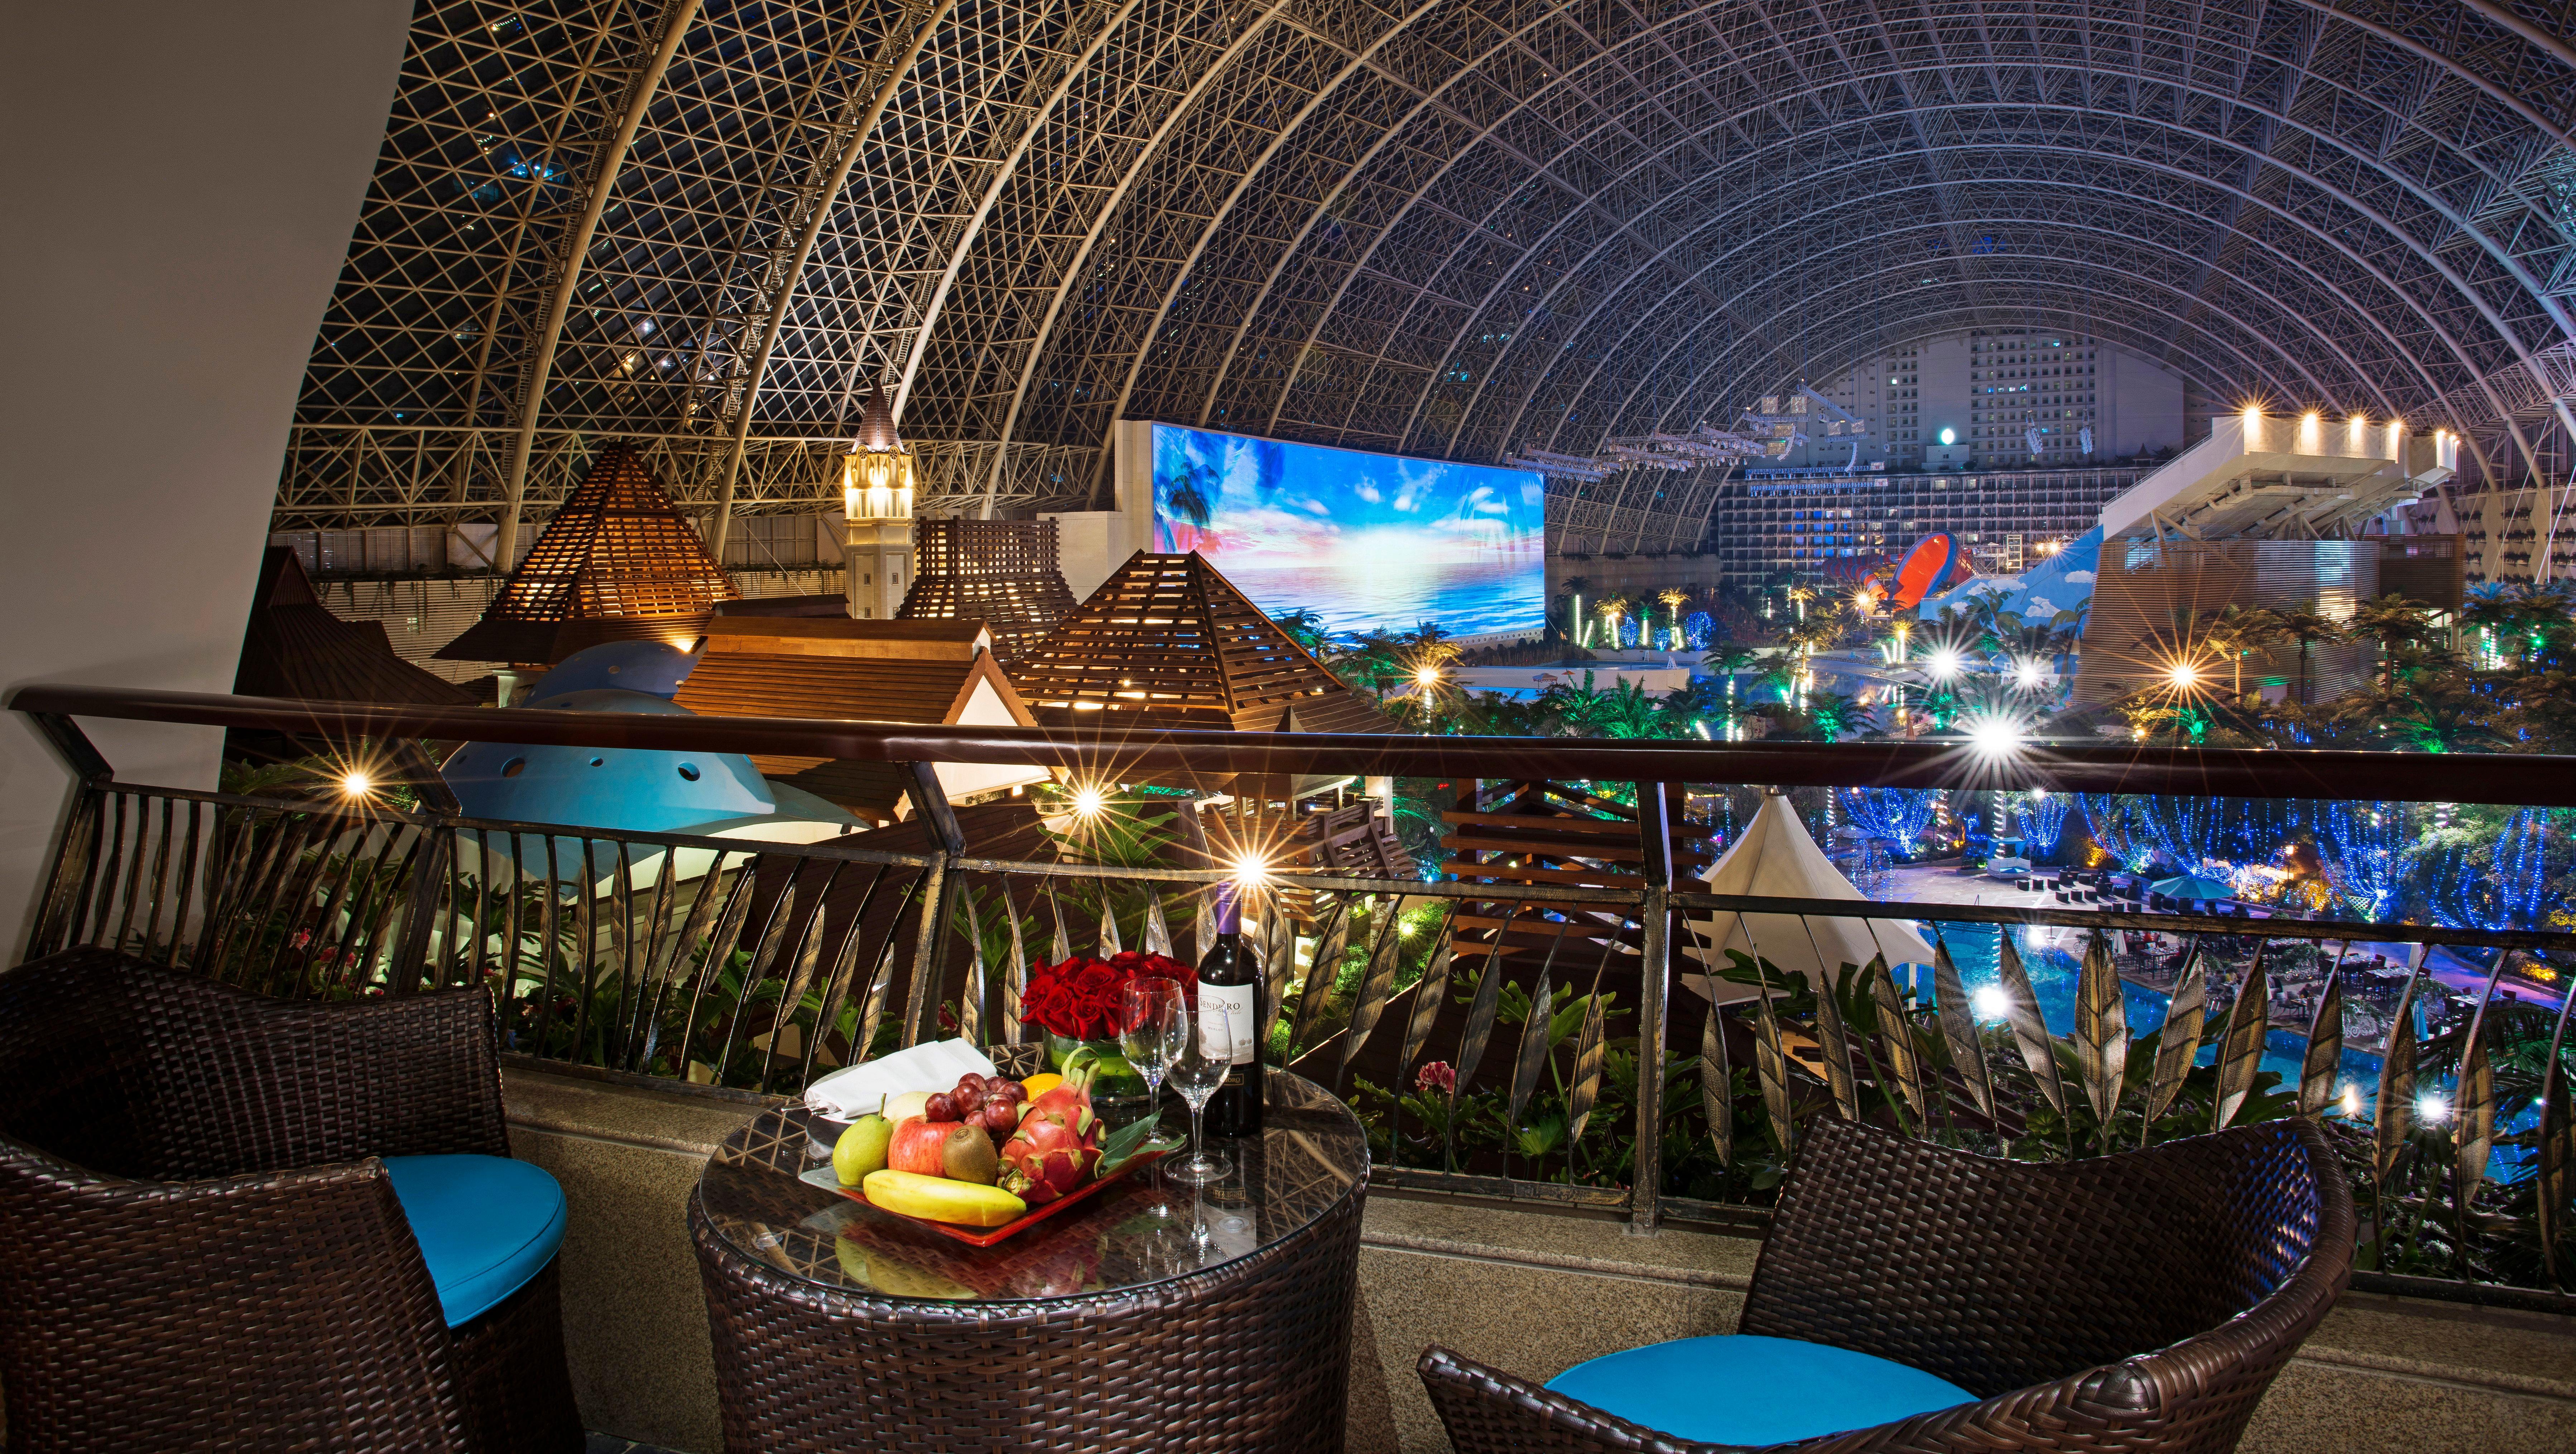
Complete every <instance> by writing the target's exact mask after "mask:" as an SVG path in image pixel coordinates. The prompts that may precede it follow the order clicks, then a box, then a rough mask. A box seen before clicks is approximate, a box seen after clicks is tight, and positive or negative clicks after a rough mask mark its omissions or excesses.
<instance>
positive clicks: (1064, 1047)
mask: <svg viewBox="0 0 2576 1454" xmlns="http://www.w3.org/2000/svg"><path fill="white" fill-rule="evenodd" d="M1085 1064H1088V1065H1090V1066H1091V1067H1092V1074H1091V1110H1092V1114H1094V1115H1096V1116H1098V1117H1100V1123H1101V1125H1102V1126H1103V1127H1104V1128H1105V1129H1107V1130H1112V1131H1114V1130H1117V1129H1118V1128H1119V1127H1121V1126H1124V1125H1126V1124H1127V1123H1128V1122H1130V1121H1134V1120H1137V1119H1140V1118H1142V1117H1143V1116H1145V1115H1147V1114H1149V1113H1150V1112H1151V1111H1152V1110H1153V1108H1154V1096H1153V1092H1152V1090H1151V1089H1150V1088H1149V1087H1148V1086H1147V1085H1146V1084H1145V1077H1144V1076H1142V1075H1140V1074H1138V1073H1137V1071H1136V1067H1135V1066H1133V1065H1130V1064H1129V1063H1128V1061H1127V1055H1126V1052H1125V1051H1124V1050H1122V1049H1121V1048H1120V1047H1119V1044H1118V1041H1117V1040H1116V1039H1115V1038H1114V1037H1113V1038H1111V1039H1107V1040H1076V1039H1073V1038H1072V1037H1070V1036H1065V1035H1057V1034H1053V1033H1050V1034H1049V1035H1048V1036H1047V1065H1048V1067H1049V1068H1051V1069H1053V1070H1054V1071H1055V1072H1056V1073H1057V1074H1059V1075H1069V1074H1071V1073H1072V1070H1071V1067H1074V1066H1078V1065H1085Z"/></svg>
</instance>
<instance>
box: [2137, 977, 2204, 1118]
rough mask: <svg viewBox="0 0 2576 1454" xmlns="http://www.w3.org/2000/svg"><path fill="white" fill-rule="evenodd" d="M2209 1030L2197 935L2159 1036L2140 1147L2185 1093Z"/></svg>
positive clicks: (2148, 1075) (2149, 1082)
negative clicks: (2194, 1062)
mask: <svg viewBox="0 0 2576 1454" xmlns="http://www.w3.org/2000/svg"><path fill="white" fill-rule="evenodd" d="M2208 1030H2209V966H2208V965H2207V964H2206V963H2204V962H2203V961H2202V959H2201V956H2200V939H2199V937H2198V936H2196V935H2195V936H2194V937H2193V939H2192V941H2191V947H2190V949H2189V950H2187V951H2186V952H2185V955H2184V958H2183V964H2182V977H2181V978H2180V979H2177V980H2175V981H2174V991H2173V999H2172V1000H2171V1001H2170V1002H2169V1003H2168V1004H2167V1006H2166V1009H2165V1027H2164V1030H2163V1031H2162V1033H2160V1034H2158V1035H2157V1036H2156V1064H2155V1069H2153V1070H2151V1071H2149V1072H2148V1073H2147V1105H2146V1119H2145V1121H2144V1122H2143V1123H2142V1124H2141V1125H2140V1126H2139V1127H2138V1144H2139V1145H2140V1146H2144V1145H2146V1144H2147V1137H2148V1135H2149V1134H2150V1133H2151V1132H2152V1131H2153V1130H2154V1129H2155V1124H2156V1122H2157V1120H2158V1119H2160V1118H2161V1117H2162V1116H2163V1115H2164V1113H2165V1111H2166V1109H2167V1108H2169V1107H2171V1106H2172V1105H2173V1102H2174V1097H2175V1096H2177V1095H2180V1094H2181V1093H2182V1083H2183V1080H2184V1078H2185V1077H2187V1076H2189V1075H2190V1074H2191V1065H2192V1062H2193V1061H2194V1060H2196V1059H2198V1058H2199V1056H2200V1039H2201V1036H2203V1035H2204V1034H2206V1033H2208Z"/></svg>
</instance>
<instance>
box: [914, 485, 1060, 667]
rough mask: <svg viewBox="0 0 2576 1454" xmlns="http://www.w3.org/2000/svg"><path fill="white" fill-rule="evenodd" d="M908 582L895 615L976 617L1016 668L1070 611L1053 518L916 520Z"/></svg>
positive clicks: (934, 618)
mask: <svg viewBox="0 0 2576 1454" xmlns="http://www.w3.org/2000/svg"><path fill="white" fill-rule="evenodd" d="M913 530H914V533H915V543H914V545H913V552H912V589H911V591H910V592H908V593H906V594H905V596H904V598H903V609H902V610H900V611H898V612H897V613H896V615H897V617H898V618H899V619H902V620H906V621H940V620H952V619H953V620H980V621H982V622H983V623H984V624H985V625H987V626H989V627H991V628H992V630H993V652H994V654H995V655H997V656H999V657H1000V658H1001V659H1002V665H1003V666H1004V667H1016V666H1017V665H1019V664H1020V662H1021V661H1023V660H1025V659H1026V658H1027V656H1028V654H1029V653H1030V652H1031V651H1032V650H1034V649H1035V648H1036V647H1037V646H1038V644H1039V643H1040V642H1043V641H1044V640H1046V638H1047V637H1048V636H1049V635H1050V634H1052V633H1053V632H1054V631H1055V629H1056V627H1057V626H1058V625H1059V624H1061V623H1062V622H1063V620H1064V618H1065V617H1067V616H1069V615H1071V614H1072V613H1073V588H1072V587H1070V586H1068V585H1066V584H1065V583H1064V572H1063V569H1062V568H1061V566H1060V564H1059V554H1058V548H1057V544H1056V523H1055V522H1054V521H1052V520H920V521H916V522H914V525H913Z"/></svg>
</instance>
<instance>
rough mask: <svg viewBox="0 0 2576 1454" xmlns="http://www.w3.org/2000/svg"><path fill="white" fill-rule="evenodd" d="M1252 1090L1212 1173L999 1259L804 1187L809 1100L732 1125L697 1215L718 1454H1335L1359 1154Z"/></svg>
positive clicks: (1035, 1233)
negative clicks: (1053, 1450) (1052, 1453)
mask: <svg viewBox="0 0 2576 1454" xmlns="http://www.w3.org/2000/svg"><path fill="white" fill-rule="evenodd" d="M1264 1083H1265V1085H1266V1086H1267V1100H1266V1101H1265V1104H1264V1113H1263V1126H1262V1133H1261V1135H1259V1136H1258V1137H1251V1138H1244V1139H1240V1140H1229V1139H1223V1138H1218V1139H1216V1140H1215V1141H1214V1142H1213V1144H1214V1145H1215V1146H1216V1147H1217V1148H1218V1149H1220V1150H1222V1151H1224V1152H1225V1153H1227V1155H1228V1156H1229V1157H1231V1159H1232V1160H1233V1162H1234V1168H1233V1170H1232V1171H1231V1172H1229V1173H1228V1174H1227V1175H1226V1176H1224V1177H1223V1178H1221V1179H1219V1180H1217V1181H1215V1182H1213V1183H1210V1184H1209V1185H1206V1186H1202V1187H1189V1186H1183V1185H1180V1184H1178V1183H1176V1182H1169V1181H1166V1180H1164V1179H1162V1178H1160V1177H1158V1176H1156V1175H1155V1174H1154V1173H1153V1172H1152V1171H1150V1170H1147V1171H1140V1172H1136V1173H1133V1174H1130V1175H1129V1176H1127V1177H1125V1178H1123V1179H1121V1180H1120V1181H1119V1182H1117V1183H1116V1184H1114V1185H1112V1186H1109V1187H1107V1188H1106V1189H1104V1190H1102V1191H1100V1192H1098V1193H1096V1194H1095V1195H1093V1196H1091V1197H1089V1198H1087V1199H1085V1200H1084V1201H1083V1202H1082V1203H1080V1204H1079V1205H1076V1206H1072V1207H1068V1208H1067V1209H1065V1210H1064V1211H1062V1212H1060V1213H1058V1214H1056V1215H1055V1216H1053V1217H1050V1218H1048V1219H1047V1220H1045V1221H1042V1222H1039V1223H1037V1224H1035V1225H1033V1226H1031V1227H1029V1228H1027V1229H1025V1230H1024V1231H1021V1232H1019V1233H1018V1234H1016V1235H1014V1236H1013V1237H1011V1238H1010V1239H1008V1240H1006V1241H1004V1242H1001V1243H999V1244H996V1245H994V1246H992V1247H975V1246H971V1245H968V1244H967V1243H964V1242H960V1241H958V1240H956V1239H954V1238H951V1237H948V1236H944V1235H942V1234H941V1233H939V1232H936V1231H933V1230H931V1229H929V1228H926V1227H922V1226H919V1225H916V1224H914V1223H912V1222H910V1221H908V1220H906V1219H904V1218H901V1217H897V1216H894V1215H893V1214H891V1213H888V1212H884V1211H881V1210H879V1209H877V1208H875V1207H872V1206H869V1205H868V1204H866V1203H864V1202H861V1201H857V1200H854V1199H852V1198H850V1197H847V1196H844V1195H842V1194H841V1193H839V1192H837V1191H834V1190H831V1189H828V1188H826V1187H823V1186H818V1185H815V1184H812V1183H810V1182H807V1181H805V1180H802V1179H801V1178H802V1177H803V1176H804V1174H805V1173H806V1172H807V1171H808V1170H810V1169H812V1168H814V1167H817V1166H822V1165H825V1164H827V1163H828V1161H829V1157H830V1154H831V1143H832V1140H833V1138H835V1137H836V1136H837V1135H838V1134H839V1127H838V1126H836V1125H835V1124H833V1123H831V1122H829V1121H825V1120H822V1119H821V1118H819V1117H816V1116H814V1115H813V1114H811V1113H810V1112H808V1111H806V1110H805V1109H804V1108H803V1107H801V1106H789V1107H782V1108H779V1109H775V1110H770V1111H766V1112H763V1113H762V1114H761V1115H759V1116H758V1117H756V1118H754V1119H753V1120H752V1121H751V1122H750V1123H749V1124H747V1125H745V1126H743V1127H741V1128H740V1129H738V1130H736V1131H735V1132H734V1133H733V1134H732V1135H730V1136H728V1137H727V1138H725V1141H724V1144H723V1145H722V1146H721V1147H719V1148H718V1149H717V1151H716V1154H715V1155H714V1156H713V1157H712V1158H710V1159H709V1161H708V1162H707V1166H706V1169H705V1171H704V1172H703V1173H702V1174H701V1175H700V1177H699V1181H698V1190H697V1195H696V1196H695V1197H693V1198H692V1199H691V1203H690V1212H689V1221H690V1227H691V1231H692V1234H693V1235H694V1237H695V1240H696V1242H697V1247H698V1257H699V1263H700V1266H701V1268H702V1270H703V1271H704V1274H705V1281H706V1284H707V1293H708V1305H709V1312H710V1321H711V1323H712V1331H713V1333H714V1339H715V1352H716V1368H717V1384H718V1394H719V1399H720V1403H721V1406H722V1409H723V1414H724V1421H725V1430H726V1440H727V1443H728V1445H729V1446H730V1447H735V1448H753V1447H757V1448H761V1449H804V1448H814V1449H818V1450H819V1449H826V1448H832V1449H839V1448H846V1447H868V1448H875V1449H893V1448H920V1449H975V1448H993V1449H1004V1448H1009V1449H1019V1448H1026V1447H1029V1446H1032V1445H1044V1446H1049V1447H1054V1446H1057V1445H1058V1444H1059V1442H1060V1441H1061V1443H1062V1446H1063V1447H1082V1448H1086V1449H1089V1448H1103V1449H1120V1448H1135V1449H1149V1448H1150V1449H1194V1448H1206V1449H1211V1450H1213V1449H1227V1450H1316V1451H1325V1450H1338V1449H1340V1448H1341V1444H1342V1433H1341V1431H1342V1406H1343V1403H1344V1401H1345V1397H1346V1394H1347V1388H1346V1384H1347V1380H1348V1377H1349V1341H1350V1325H1351V1313H1352V1308H1353V1304H1354V1300H1355V1298H1356V1295H1357V1281H1358V1259H1359V1216H1360V1205H1361V1199H1362V1197H1363V1196H1364V1194H1365V1192H1366V1189H1367V1185H1368V1143H1367V1140H1366V1138H1365V1136H1364V1135H1363V1134H1362V1132H1361V1130H1360V1125H1359V1122H1358V1121H1357V1120H1356V1119H1355V1118H1353V1116H1352V1115H1351V1113H1350V1111H1349V1109H1348V1108H1346V1107H1344V1106H1343V1105H1342V1103H1341V1102H1340V1101H1338V1100H1336V1099H1334V1098H1333V1097H1332V1096H1331V1095H1329V1094H1328V1093H1326V1092H1325V1091H1324V1090H1323V1089H1322V1088H1321V1087H1319V1086H1316V1085H1315V1084H1313V1083H1312V1082H1310V1081H1307V1080H1305V1079H1303V1078H1301V1077H1299V1076H1295V1075H1290V1074H1287V1073H1284V1072H1280V1071H1272V1072H1270V1073H1269V1074H1268V1075H1267V1076H1265V1077H1264ZM1172 1119H1175V1118H1171V1117H1167V1118H1166V1123H1167V1124H1169V1123H1170V1122H1171V1120H1172ZM858 1440H865V1441H866V1442H865V1443H864V1444H854V1442H853V1441H858Z"/></svg>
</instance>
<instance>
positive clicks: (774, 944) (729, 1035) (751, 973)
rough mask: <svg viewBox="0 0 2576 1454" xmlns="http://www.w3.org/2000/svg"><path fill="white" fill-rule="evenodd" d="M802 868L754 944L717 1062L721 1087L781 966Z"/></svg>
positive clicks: (789, 877) (789, 881)
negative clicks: (757, 1000) (757, 1003)
mask: <svg viewBox="0 0 2576 1454" xmlns="http://www.w3.org/2000/svg"><path fill="white" fill-rule="evenodd" d="M802 867H803V865H801V864H799V865H797V866H796V867H793V868H790V869H789V870H788V873H787V883H786V885H785V886H784V887H782V888H780V889H779V891H778V902H777V903H775V904H773V905H771V906H770V910H769V919H768V922H767V923H765V924H763V925H762V926H761V930H760V937H759V938H758V939H757V940H754V941H753V943H752V950H751V965H750V967H749V968H747V969H745V970H744V971H743V972H742V989H741V991H740V992H739V993H737V994H736V995H735V996H734V1001H733V1004H732V1006H731V1007H730V1009H731V1014H730V1016H729V1018H730V1020H731V1021H732V1023H731V1024H729V1025H728V1026H726V1028H725V1040H724V1049H723V1050H721V1051H720V1052H718V1053H717V1056H716V1060H715V1067H716V1083H717V1084H718V1085H722V1084H723V1083H724V1071H725V1067H727V1066H729V1065H731V1064H733V1057H734V1052H736V1051H737V1050H739V1049H741V1048H742V1039H743V1035H742V1028H743V1026H744V1025H745V1024H747V1023H748V1022H749V1021H750V1019H751V1007H752V1003H753V998H754V995H755V993H756V992H757V991H758V990H759V988H760V986H761V984H762V983H763V982H765V981H766V980H767V979H768V978H769V975H770V971H771V970H773V969H775V968H777V966H778V956H779V953H780V952H781V950H782V948H783V947H784V941H785V940H786V938H787V926H788V924H789V922H790V921H791V920H793V919H794V918H795V915H796V880H797V879H798V878H799V877H801V876H802V875H801V874H800V872H799V870H800V869H801V868H802Z"/></svg>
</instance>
